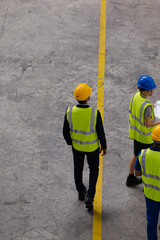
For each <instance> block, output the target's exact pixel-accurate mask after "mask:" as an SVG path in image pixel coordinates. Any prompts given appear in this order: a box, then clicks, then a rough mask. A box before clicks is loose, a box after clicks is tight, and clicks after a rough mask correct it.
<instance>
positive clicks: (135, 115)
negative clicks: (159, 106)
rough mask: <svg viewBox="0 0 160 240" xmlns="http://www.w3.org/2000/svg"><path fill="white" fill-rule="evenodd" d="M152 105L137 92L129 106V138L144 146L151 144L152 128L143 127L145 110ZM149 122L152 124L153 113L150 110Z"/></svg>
mask: <svg viewBox="0 0 160 240" xmlns="http://www.w3.org/2000/svg"><path fill="white" fill-rule="evenodd" d="M148 106H151V108H152V105H151V103H150V102H149V100H147V99H144V98H143V97H142V96H141V94H140V92H137V93H136V94H135V95H134V96H133V97H132V99H131V102H130V106H129V138H131V139H135V140H136V141H138V142H141V143H144V144H151V143H152V142H153V141H152V139H151V132H152V130H153V127H146V126H145V117H144V113H145V109H146V108H147V107H148ZM151 121H152V122H154V111H153V108H152V117H151Z"/></svg>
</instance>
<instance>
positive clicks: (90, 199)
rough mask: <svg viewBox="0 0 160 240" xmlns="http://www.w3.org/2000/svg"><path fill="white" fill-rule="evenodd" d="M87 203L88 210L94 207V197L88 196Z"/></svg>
mask: <svg viewBox="0 0 160 240" xmlns="http://www.w3.org/2000/svg"><path fill="white" fill-rule="evenodd" d="M85 204H86V208H88V210H92V209H93V199H92V198H89V197H87V198H86V201H85Z"/></svg>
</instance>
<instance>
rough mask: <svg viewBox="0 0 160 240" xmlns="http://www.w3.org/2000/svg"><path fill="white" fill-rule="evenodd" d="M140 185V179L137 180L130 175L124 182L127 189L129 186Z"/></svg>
mask: <svg viewBox="0 0 160 240" xmlns="http://www.w3.org/2000/svg"><path fill="white" fill-rule="evenodd" d="M141 183H142V178H137V177H136V176H134V175H131V176H130V175H129V176H128V177H127V180H126V186H127V187H130V186H132V185H136V184H141Z"/></svg>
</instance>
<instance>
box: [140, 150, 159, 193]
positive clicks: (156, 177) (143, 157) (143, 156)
mask: <svg viewBox="0 0 160 240" xmlns="http://www.w3.org/2000/svg"><path fill="white" fill-rule="evenodd" d="M146 152H147V149H145V150H144V152H143V154H142V167H143V175H144V176H145V177H149V178H152V179H157V180H158V181H160V177H158V176H155V175H152V174H147V173H146V169H145V159H146ZM144 184H145V183H144ZM147 186H148V187H151V186H153V185H150V184H147ZM153 188H154V189H157V190H158V191H160V188H158V187H156V186H153Z"/></svg>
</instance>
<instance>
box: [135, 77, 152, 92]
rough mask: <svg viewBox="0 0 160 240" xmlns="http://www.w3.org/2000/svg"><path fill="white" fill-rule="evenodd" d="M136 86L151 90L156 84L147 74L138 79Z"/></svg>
mask: <svg viewBox="0 0 160 240" xmlns="http://www.w3.org/2000/svg"><path fill="white" fill-rule="evenodd" d="M137 86H138V87H139V88H141V89H144V90H153V89H154V88H156V84H155V82H154V80H153V78H151V77H150V76H149V75H143V76H141V77H140V78H139V79H138V82H137Z"/></svg>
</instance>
